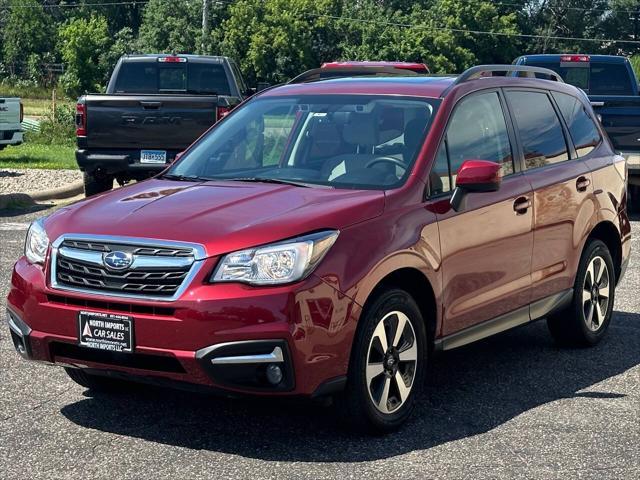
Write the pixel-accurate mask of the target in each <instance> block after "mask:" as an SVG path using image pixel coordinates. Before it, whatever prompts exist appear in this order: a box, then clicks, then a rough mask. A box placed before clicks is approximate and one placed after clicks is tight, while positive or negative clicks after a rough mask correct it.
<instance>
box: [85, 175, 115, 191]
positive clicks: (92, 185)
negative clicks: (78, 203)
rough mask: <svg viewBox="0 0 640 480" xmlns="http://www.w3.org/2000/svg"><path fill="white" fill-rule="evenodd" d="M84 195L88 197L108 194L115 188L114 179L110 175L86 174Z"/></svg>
mask: <svg viewBox="0 0 640 480" xmlns="http://www.w3.org/2000/svg"><path fill="white" fill-rule="evenodd" d="M83 180H84V194H85V196H86V197H91V196H92V195H97V194H98V193H102V192H107V191H109V190H111V189H112V188H113V177H112V176H110V175H104V176H100V175H92V174H90V173H87V172H84V174H83Z"/></svg>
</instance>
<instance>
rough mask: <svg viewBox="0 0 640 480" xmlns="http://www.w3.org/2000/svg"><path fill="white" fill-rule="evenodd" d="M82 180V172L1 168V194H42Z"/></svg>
mask: <svg viewBox="0 0 640 480" xmlns="http://www.w3.org/2000/svg"><path fill="white" fill-rule="evenodd" d="M81 180H82V172H81V171H80V170H47V169H13V168H0V194H3V193H35V192H41V191H43V190H50V189H52V188H60V187H64V186H67V185H69V184H71V183H75V182H79V181H81Z"/></svg>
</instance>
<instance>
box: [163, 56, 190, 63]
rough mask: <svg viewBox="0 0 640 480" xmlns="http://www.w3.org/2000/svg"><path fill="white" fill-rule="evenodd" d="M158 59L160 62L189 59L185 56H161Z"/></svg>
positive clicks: (180, 61)
mask: <svg viewBox="0 0 640 480" xmlns="http://www.w3.org/2000/svg"><path fill="white" fill-rule="evenodd" d="M158 61H159V62H160V63H185V62H186V61H187V59H186V58H184V57H160V58H158Z"/></svg>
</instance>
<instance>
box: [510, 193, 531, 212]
mask: <svg viewBox="0 0 640 480" xmlns="http://www.w3.org/2000/svg"><path fill="white" fill-rule="evenodd" d="M530 208H531V199H530V198H527V197H518V198H516V201H515V202H513V210H514V211H515V212H516V213H517V214H518V215H523V214H525V213H527V210H529V209H530Z"/></svg>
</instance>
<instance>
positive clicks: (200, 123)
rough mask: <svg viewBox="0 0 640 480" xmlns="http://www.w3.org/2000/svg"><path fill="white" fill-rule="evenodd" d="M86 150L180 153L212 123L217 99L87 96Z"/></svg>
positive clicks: (171, 96)
mask: <svg viewBox="0 0 640 480" xmlns="http://www.w3.org/2000/svg"><path fill="white" fill-rule="evenodd" d="M84 101H85V109H86V115H87V139H86V142H87V143H86V146H87V147H88V148H91V149H96V148H98V149H99V148H109V149H117V148H152V149H162V150H174V149H184V148H185V147H187V146H188V145H190V144H191V142H192V141H193V140H194V139H195V138H197V137H198V136H200V134H202V133H203V132H204V131H205V130H207V129H208V128H209V127H210V126H211V125H213V124H214V123H215V121H216V107H217V104H218V97H217V96H203V95H197V96H196V95H173V94H172V95H140V94H136V95H87V96H86V97H84Z"/></svg>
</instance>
